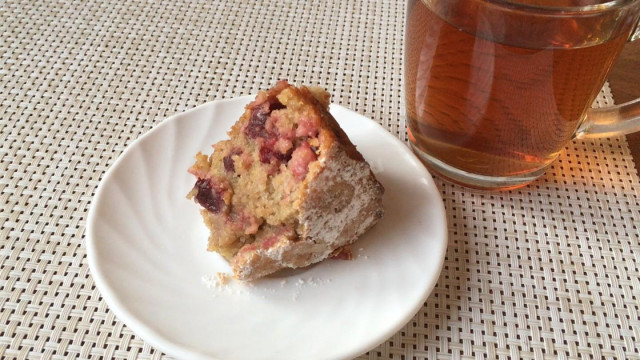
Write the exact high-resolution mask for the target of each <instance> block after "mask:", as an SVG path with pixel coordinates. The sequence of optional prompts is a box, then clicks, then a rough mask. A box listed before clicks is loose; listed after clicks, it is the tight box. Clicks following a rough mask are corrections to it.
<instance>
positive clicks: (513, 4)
mask: <svg viewBox="0 0 640 360" xmlns="http://www.w3.org/2000/svg"><path fill="white" fill-rule="evenodd" d="M418 1H421V0H418ZM478 1H480V2H485V3H487V4H490V5H494V6H496V7H500V8H504V9H505V10H520V11H525V12H535V13H540V14H544V15H548V16H554V15H557V16H579V15H587V14H589V15H592V14H594V13H603V12H607V11H614V10H618V9H622V8H624V7H626V6H630V5H633V4H634V3H635V2H636V1H637V0H608V1H603V2H602V3H597V4H591V5H583V6H555V5H536V4H527V3H523V2H520V1H518V0H478Z"/></svg>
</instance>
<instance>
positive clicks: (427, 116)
mask: <svg viewBox="0 0 640 360" xmlns="http://www.w3.org/2000/svg"><path fill="white" fill-rule="evenodd" d="M639 13H640V1H637V0H612V1H603V0H417V1H411V0H409V2H408V8H407V19H406V27H405V65H404V66H405V83H404V86H405V97H406V98H405V102H406V103H405V105H406V111H407V124H408V129H407V130H408V134H409V140H410V142H411V146H412V147H413V150H414V152H415V153H416V154H417V155H418V156H419V157H420V158H421V159H422V160H423V161H424V162H425V163H426V164H427V166H429V167H430V168H431V169H433V170H434V171H435V172H436V173H439V174H440V175H442V176H444V177H445V178H448V179H449V180H452V181H454V182H457V183H461V184H463V185H467V186H471V187H476V188H484V189H511V188H517V187H520V186H523V185H526V184H528V183H529V182H531V181H533V180H535V179H536V178H537V177H539V176H540V175H542V174H543V173H544V171H545V169H546V168H547V167H548V166H549V165H550V164H551V162H553V160H554V159H555V158H556V157H557V156H558V154H559V153H560V152H561V151H562V150H563V149H564V147H565V145H566V143H567V142H568V141H570V140H572V139H573V138H577V137H597V136H609V135H614V134H624V133H629V132H632V131H635V130H638V129H640V101H638V100H636V101H633V102H630V103H627V104H623V105H620V106H615V107H610V108H603V109H589V108H590V105H591V104H592V102H593V101H594V99H595V98H596V96H597V95H598V93H599V92H600V90H601V88H602V86H603V84H604V82H605V79H606V76H607V74H608V72H609V70H610V68H611V66H612V64H613V63H614V61H615V60H616V58H617V56H618V55H619V53H620V51H621V50H622V47H623V46H624V44H625V43H626V42H627V40H628V39H632V38H633V37H634V36H638V33H640V31H637V30H636V25H637V24H638V16H639Z"/></svg>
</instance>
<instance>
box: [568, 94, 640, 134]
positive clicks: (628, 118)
mask: <svg viewBox="0 0 640 360" xmlns="http://www.w3.org/2000/svg"><path fill="white" fill-rule="evenodd" d="M636 131H640V99H635V100H632V101H629V102H627V103H624V104H621V105H615V106H609V107H604V108H599V109H590V110H589V112H588V113H587V117H586V118H585V120H584V121H583V122H582V125H580V128H579V129H578V131H577V132H576V138H578V139H585V138H595V137H607V136H614V135H624V134H629V133H632V132H636Z"/></svg>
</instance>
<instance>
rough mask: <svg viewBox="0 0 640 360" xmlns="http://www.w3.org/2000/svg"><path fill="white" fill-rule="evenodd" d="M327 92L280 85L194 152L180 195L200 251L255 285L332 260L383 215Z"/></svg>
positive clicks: (378, 191) (378, 195) (374, 184)
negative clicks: (205, 233) (201, 227)
mask: <svg viewBox="0 0 640 360" xmlns="http://www.w3.org/2000/svg"><path fill="white" fill-rule="evenodd" d="M328 107H329V94H328V93H327V92H326V91H324V90H323V89H320V88H316V87H310V88H307V87H304V86H302V87H295V86H292V85H290V84H289V83H287V82H286V81H280V82H278V83H277V84H276V86H274V87H273V88H271V89H270V90H268V91H262V92H260V93H259V94H258V96H257V97H256V99H255V100H254V101H252V102H251V103H250V104H248V105H247V106H246V107H245V111H244V114H243V115H242V116H241V117H240V119H239V120H238V121H237V122H236V123H235V124H234V125H233V127H232V128H231V130H230V131H229V139H228V140H223V141H221V142H219V143H217V144H215V145H213V153H212V154H211V155H210V156H206V155H204V154H202V153H199V154H197V155H196V162H195V164H194V165H193V166H191V168H189V172H190V173H191V174H193V175H195V177H196V178H197V180H196V182H195V185H194V187H193V189H192V190H191V191H190V192H189V194H188V197H189V198H190V199H193V200H194V201H195V202H196V203H198V204H199V205H200V206H201V207H202V209H201V214H202V217H203V219H204V223H205V224H206V225H207V227H208V228H209V230H210V232H211V234H210V236H209V241H208V250H210V251H216V252H218V253H219V254H221V255H222V256H223V257H225V258H226V259H227V260H228V261H230V263H231V266H232V269H233V273H234V277H236V278H238V279H241V280H253V279H257V278H260V277H262V276H265V275H268V274H270V273H273V272H275V271H277V270H280V269H282V268H299V267H304V266H307V265H310V264H313V263H316V262H319V261H322V260H324V259H326V258H327V257H331V256H334V255H336V254H340V256H339V257H343V255H344V254H345V251H343V249H344V248H345V246H347V245H349V244H351V243H353V242H354V241H355V240H356V239H357V238H358V237H359V236H360V235H362V234H363V233H364V232H366V231H367V230H368V229H369V228H371V227H372V226H373V225H375V224H376V223H377V222H378V220H380V218H381V217H382V215H383V209H382V194H383V192H384V188H383V187H382V185H381V184H380V183H379V182H378V181H377V180H376V178H375V177H374V175H373V173H372V172H371V169H370V167H369V165H368V164H367V163H366V162H365V160H364V158H363V157H362V155H361V154H360V153H359V152H358V151H357V150H356V148H355V146H354V145H353V144H352V143H351V141H350V140H349V138H348V137H347V135H346V134H345V133H344V131H343V130H342V129H341V128H340V126H339V125H338V123H337V122H336V120H335V119H334V118H333V117H332V116H331V114H330V113H329V111H328Z"/></svg>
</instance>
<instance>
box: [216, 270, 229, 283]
mask: <svg viewBox="0 0 640 360" xmlns="http://www.w3.org/2000/svg"><path fill="white" fill-rule="evenodd" d="M216 275H217V276H218V280H219V281H220V285H227V284H228V283H229V274H227V273H223V272H218V273H217V274H216Z"/></svg>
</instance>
